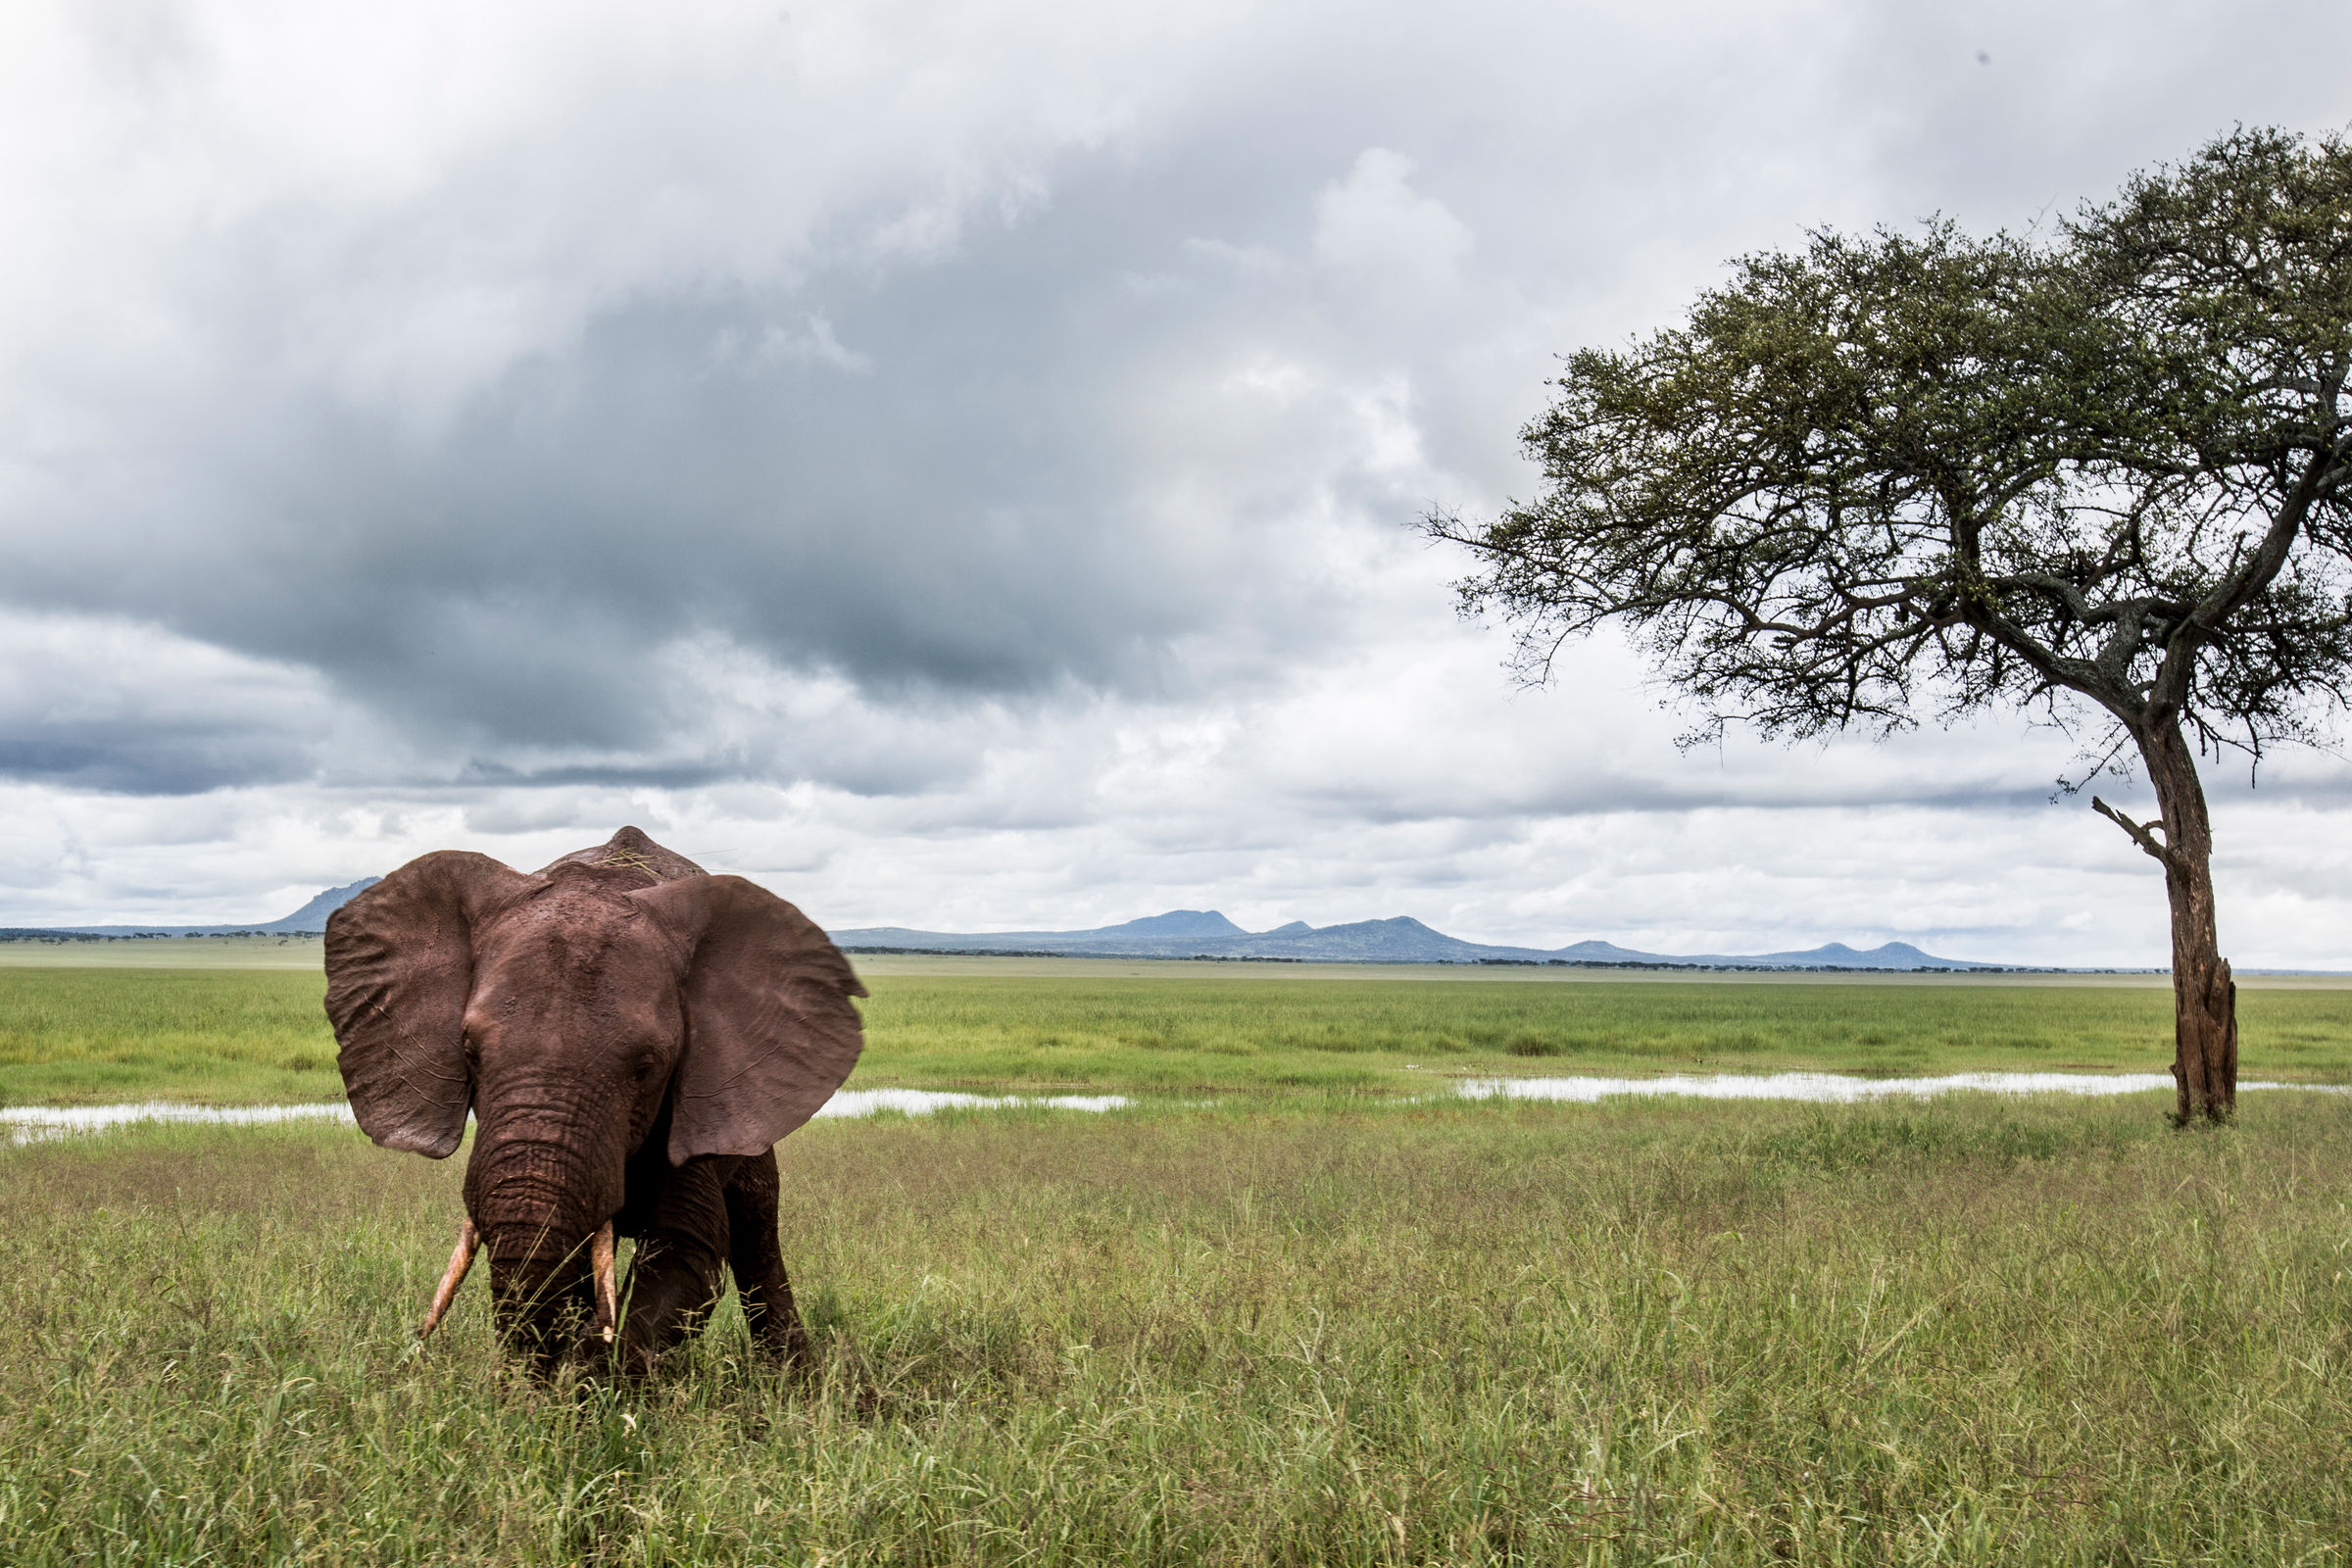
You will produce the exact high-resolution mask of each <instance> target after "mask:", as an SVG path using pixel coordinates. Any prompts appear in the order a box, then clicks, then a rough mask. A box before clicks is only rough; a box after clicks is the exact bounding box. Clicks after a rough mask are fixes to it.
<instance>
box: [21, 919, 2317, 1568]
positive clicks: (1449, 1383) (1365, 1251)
mask: <svg viewBox="0 0 2352 1568" xmlns="http://www.w3.org/2000/svg"><path fill="white" fill-rule="evenodd" d="M254 951H255V952H257V953H258V950H254ZM221 954H222V955H223V956H225V957H226V958H229V959H234V958H235V957H236V955H235V954H232V953H231V952H230V950H229V949H228V948H226V947H223V948H222V949H221ZM248 956H250V955H248ZM868 979H869V982H870V983H871V984H872V986H873V989H874V992H875V995H874V996H873V997H872V998H871V999H870V1000H869V1001H868V1002H867V1003H866V1004H864V1006H865V1008H866V1016H867V1019H868V1022H869V1026H870V1033H871V1039H872V1045H871V1047H870V1048H869V1051H868V1054H867V1056H866V1058H865V1061H864V1062H863V1063H862V1064H861V1065H860V1067H859V1069H858V1075H857V1077H856V1078H855V1079H854V1080H853V1087H858V1086H873V1085H885V1084H901V1085H914V1086H930V1087H942V1088H950V1087H952V1088H979V1089H999V1090H1002V1089H1012V1090H1031V1091H1052V1090H1067V1089H1088V1090H1095V1091H1106V1090H1108V1091H1119V1092H1124V1093H1128V1094H1130V1095H1132V1096H1135V1097H1136V1099H1137V1102H1138V1103H1137V1105H1136V1106H1135V1108H1132V1109H1129V1110H1126V1111H1117V1112H1112V1113H1110V1114H1108V1115H1103V1116H1089V1115H1077V1114H1071V1113H1063V1112H1052V1111H1037V1110H1029V1111H1020V1110H1009V1111H1006V1110H1000V1111H982V1112H971V1113H961V1112H952V1113H942V1114H938V1115H934V1116H930V1117H923V1118H916V1119H907V1118H903V1117H897V1116H888V1115H886V1116H883V1117H879V1118H876V1119H872V1120H863V1121H839V1120H834V1121H819V1122H815V1123H811V1124H810V1125H809V1126H808V1127H806V1128H804V1129H802V1130H801V1131H800V1132H798V1133H796V1134H795V1135H793V1137H791V1138H790V1139H788V1140H787V1141H786V1142H785V1144H784V1145H783V1146H782V1148H781V1149H780V1151H779V1153H780V1156H781V1158H782V1160H783V1164H784V1169H785V1173H786V1179H787V1196H786V1201H785V1205H784V1227H785V1237H784V1242H785V1251H786V1256H787V1259H788V1261H789V1263H790V1265H791V1267H792V1268H793V1270H794V1272H795V1275H796V1279H797V1283H798V1285H799V1287H800V1291H801V1296H802V1302H803V1307H804V1310H805V1311H806V1312H807V1314H808V1316H809V1321H810V1325H811V1328H812V1330H813V1331H814V1333H815V1335H816V1338H817V1342H818V1344H819V1347H820V1349H821V1354H822V1360H823V1371H822V1374H821V1376H820V1377H819V1378H817V1379H816V1380H815V1381H814V1382H813V1383H812V1384H803V1383H799V1382H795V1381H792V1380H789V1379H786V1378H783V1377H780V1376H779V1375H777V1374H775V1373H772V1372H770V1371H768V1370H765V1369H763V1368H762V1367H760V1366H759V1365H757V1364H754V1362H753V1361H752V1358H751V1357H750V1356H749V1354H748V1353H747V1352H748V1349H749V1342H748V1339H747V1336H746V1334H745V1332H744V1328H743V1324H742V1321H741V1317H740V1314H739V1313H738V1312H737V1310H736V1308H735V1306H734V1304H733V1301H732V1299H731V1298H730V1299H728V1301H727V1302H725V1303H723V1304H722V1306H721V1308H720V1311H719V1318H718V1321H717V1322H715V1323H714V1324H713V1325H712V1329H711V1332H710V1333H708V1334H706V1335H705V1336H703V1337H702V1338H701V1339H700V1340H698V1341H696V1342H694V1343H693V1344H692V1345H691V1346H690V1348H688V1349H687V1350H686V1351H685V1352H684V1360H683V1362H682V1364H681V1365H679V1366H678V1367H677V1368H676V1369H675V1370H676V1372H677V1373H678V1374H679V1375H676V1376H670V1377H665V1378H663V1379H662V1380H660V1381H658V1382H656V1383H654V1384H652V1385H649V1386H645V1387H640V1388H634V1389H621V1390H618V1391H614V1390H609V1389H605V1390H598V1389H586V1388H579V1387H573V1386H570V1385H562V1386H559V1387H557V1388H556V1389H553V1390H549V1389H546V1388H543V1387H539V1386H536V1385H533V1384H531V1383H530V1382H529V1381H528V1380H527V1379H524V1378H522V1377H521V1376H519V1375H518V1374H517V1373H516V1371H515V1367H514V1364H513V1362H512V1361H511V1360H510V1359H509V1358H508V1357H506V1356H505V1355H503V1354H502V1353H501V1352H500V1350H499V1349H498V1348H497V1346H496V1345H495V1343H494V1340H493V1336H492V1333H491V1329H490V1324H489V1321H488V1310H487V1305H486V1301H487V1297H486V1293H485V1292H484V1291H482V1290H481V1288H480V1287H478V1286H476V1287H473V1288H470V1289H469V1290H468V1291H467V1292H466V1294H464V1295H462V1296H461V1297H460V1299H459V1306H458V1309H457V1311H456V1313H455V1314H454V1316H453V1317H452V1319H451V1320H450V1321H449V1323H448V1324H446V1325H445V1326H444V1328H443V1330H442V1332H441V1335H440V1336H439V1337H437V1338H436V1339H435V1340H434V1341H433V1342H432V1343H431V1344H430V1346H429V1347H428V1348H424V1349H422V1350H419V1349H418V1348H417V1345H416V1342H415V1339H414V1333H413V1331H414V1325H415V1323H416V1321H417V1316H418V1314H419V1313H420V1311H421V1309H422V1307H423V1304H424V1302H425V1300H426V1299H427V1297H428V1295H429V1293H430V1290H431V1287H432V1284H433V1281H434V1279H435V1277H436V1275H437V1273H438V1271H439V1268H440V1265H441V1262H442V1260H443V1258H444V1257H445V1256H446V1254H447V1250H448V1247H449V1243H450V1238H451V1234H452V1231H453V1227H454V1223H455V1221H456V1218H457V1216H458V1215H459V1213H460V1211H461V1204H460V1199H459V1191H458V1187H459V1182H460V1179H461V1177H462V1174H463V1164H464V1162H463V1160H462V1159H453V1160H450V1161H447V1162H443V1163H432V1162H427V1161H424V1160H419V1159H416V1158H412V1157H407V1156H400V1155H394V1154H390V1153H387V1152H383V1151H381V1150H377V1149H375V1148H372V1147H371V1146H369V1145H368V1143H367V1142H366V1140H365V1139H364V1138H362V1137H361V1136H360V1135H359V1134H358V1133H357V1132H356V1131H353V1130H350V1129H347V1128H338V1127H323V1128H322V1127H316V1126H310V1127H300V1126H283V1127H269V1128H259V1129H234V1130H231V1129H221V1128H189V1127H166V1128H157V1127H147V1128H140V1129H134V1130H131V1131H127V1132H118V1133H113V1134H109V1135H107V1136H104V1137H98V1138H87V1139H65V1140H60V1141H55V1142H41V1143H32V1144H25V1145H20V1146H5V1145H0V1560H4V1561H6V1562H8V1563H10V1564H12V1565H13V1564H27V1565H47V1564H64V1563H82V1562H103V1563H110V1564H123V1565H133V1564H139V1565H144V1564H158V1565H160V1564H194V1563H207V1564H216V1563H217V1564H248V1563H250V1564H261V1563H286V1562H291V1563H319V1564H376V1563H415V1562H433V1563H452V1564H474V1563H481V1564H490V1563H496V1564H510V1563H520V1564H537V1563H546V1564H558V1563H573V1562H611V1563H638V1564H647V1565H658V1564H664V1565H665V1564H689V1563H693V1564H705V1563H713V1564H734V1563H741V1564H770V1563H773V1564H782V1563H809V1562H828V1563H845V1564H846V1563H861V1562H862V1563H937V1564H964V1563H971V1564H979V1563H1015V1562H1020V1563H1032V1562H1034V1563H1094V1562H1106V1561H1118V1562H1126V1561H1135V1562H1142V1563H1152V1562H1168V1563H1175V1562H1218V1563H1236V1564H1253V1563H1298V1564H1306V1563H1326V1562H1336V1563H1440V1562H1443V1563H1506V1562H1531V1563H1532V1562H1544V1563H1551V1562H1572V1563H1587V1562H1591V1563H1664V1562H1670V1561H1685V1562H1687V1561H1700V1562H1717V1563H1747V1562H1766V1561H1817V1562H1845V1563H1896V1562H1904V1563H1909V1562H1948V1563H1992V1562H2003V1563H2006V1562H2020V1561H2024V1562H2043V1563H2074V1562H2082V1563H2094V1562H2095V1563H2105V1562H2126V1561H2130V1562H2147V1563H2162V1562H2182V1563H2185V1562H2200V1563H2202V1562H2262V1563H2274V1562H2311V1563H2321V1562H2331V1561H2336V1560H2338V1559H2339V1558H2340V1556H2341V1555H2342V1545H2341V1544H2342V1543H2343V1542H2344V1541H2346V1540H2352V1466H2347V1464H2346V1462H2345V1461H2346V1444H2347V1441H2348V1440H2347V1437H2346V1434H2347V1433H2352V1394H2347V1393H2346V1392H2345V1391H2346V1389H2347V1387H2348V1386H2352V1385H2347V1382H2346V1379H2345V1377H2344V1370H2345V1368H2344V1366H2343V1361H2344V1358H2345V1356H2346V1355H2347V1354H2348V1353H2352V1351H2348V1349H2347V1346H2348V1345H2352V1169H2348V1168H2347V1166H2346V1164H2345V1161H2344V1160H2343V1158H2342V1151H2343V1149H2344V1148H2345V1141H2346V1136H2347V1134H2352V1097H2347V1096H2340V1095H2334V1094H2327V1095H2304V1094H2292V1093H2274V1094H2266V1095H2263V1096H2261V1097H2258V1098H2254V1099H2250V1100H2249V1101H2248V1102H2247V1103H2246V1104H2245V1106H2244V1107H2243V1109H2242V1110H2241V1112H2240V1116H2239V1118H2238V1121H2237V1122H2236V1124H2235V1125H2233V1126H2231V1127H2229V1128H2224V1129H2213V1130H2196V1131H2190V1132H2186V1133H2182V1132H2176V1131H2173V1130H2172V1129H2171V1128H2170V1127H2168V1125H2167V1123H2166V1121H2165V1118H2164V1115H2163V1111H2164V1109H2165V1107H2166V1105H2167V1103H2169V1100H2170V1096H2169V1094H2145V1095H2137V1096H2131V1097H2125V1098H2122V1099H2118V1100H2109V1101H2082V1100H2071V1099H2048V1100H2009V1099H1996V1098H1992V1097H1981V1096H1960V1097H1952V1098H1946V1099H1942V1100H1937V1101H1933V1102H1928V1103H1917V1104H1910V1103H1906V1104H1902V1105H1885V1104H1882V1105H1876V1106H1848V1107H1822V1108H1808V1107H1803V1106H1796V1105H1788V1104H1740V1105H1724V1104H1696V1103H1671V1102H1660V1101H1631V1100H1629V1101H1617V1102H1612V1103H1606V1104H1602V1105H1598V1106H1546V1105H1531V1104H1527V1103H1492V1102H1458V1101H1455V1100H1454V1099H1452V1098H1451V1097H1450V1096H1444V1095H1440V1096H1431V1095H1430V1094H1429V1091H1430V1090H1431V1089H1432V1088H1433V1087H1436V1086H1437V1085H1439V1084H1442V1083H1443V1082H1444V1079H1445V1076H1446V1075H1460V1076H1483V1075H1490V1074H1494V1073H1501V1072H1538V1073H1559V1072H1569V1071H1603V1072H1612V1073H1616V1072H1625V1073H1641V1072H1648V1071H1661V1070H1681V1069H1689V1068H1701V1069H1708V1070H1714V1069H1730V1070H1764V1069H1771V1068H1782V1067H1810V1068H1820V1067H1830V1068H1840V1069H1847V1070H1857V1071H1866V1072H1900V1073H1912V1072H1943V1071H1956V1070H1965V1069H1969V1068H1979V1067H2027V1068H2049V1069H2060V1068H2077V1069H2091V1070H2102V1069H2117V1068H2130V1069H2139V1070H2149V1069H2152V1068H2156V1067H2159V1066H2161V1064H2162V1063H2163V1061H2164V1060H2165V1058H2166V1055H2167V1054H2168V1053H2167V1046H2168V1044H2169V1042H2168V1041H2167V1039H2166V1035H2167V1034H2168V1032H2169V1031H2168V1026H2169V1024H2170V1021H2171V1007H2170V1003H2171V999H2170V997H2169V995H2168V993H2167V992H2166V990H2165V989H2163V988H2162V987H2161V985H2149V984H2129V983H2087V982H2084V983H2058V984H2048V983H2044V984H2023V983H2017V982H2015V981H2014V980H2005V979H2003V980H1965V981H1957V982H1952V983H1943V984H1928V983H1916V984H1913V983H1902V982H1887V981H1880V982H1871V983H1861V982H1852V983H1806V982H1803V981H1786V982H1749V981H1728V980H1727V981H1717V982H1711V983H1710V982H1691V981H1684V980H1674V981H1663V982H1661V981H1631V980H1574V981H1571V980H1560V979H1545V980H1526V979H1517V978H1497V977H1494V976H1491V975H1480V976H1477V977H1475V978H1473V977H1469V976H1456V977H1453V978H1448V979H1362V978H1310V977H1308V976H1306V975H1304V974H1297V973H1285V974H1283V975H1281V976H1279V977H1265V976H1260V975H1256V974H1253V973H1250V972H1247V971H1241V970H1238V969H1225V968H1222V967H1216V968H1210V967H1206V966H1201V967H1190V966H1166V967H1161V968H1154V969H1151V970H1149V971H1148V972H1145V973H1141V974H1134V975H1129V974H1124V973H1112V972H1110V968H1109V966H1101V967H1089V966H1079V967H1078V968H1077V970H1076V971H1075V972H1059V973H1047V972H1038V971H1037V970H1036V969H1035V967H1034V966H1032V967H1030V968H1028V969H1023V968H1021V967H1018V966H1012V965H985V966H981V968H980V971H979V972H966V973H949V974H938V973H928V974H927V973H914V972H907V971H906V970H904V969H896V970H894V969H892V968H891V967H890V966H888V965H883V964H876V965H873V966H871V967H869V970H868ZM321 986H322V980H321V977H320V976H319V973H318V972H317V971H316V969H315V968H313V967H310V966H308V965H307V964H306V965H305V966H303V967H297V968H289V969H271V968H269V967H266V966H256V965H253V964H250V963H247V964H243V965H242V966H237V965H234V964H231V963H224V962H211V963H209V964H198V965H195V966H181V967H172V966H170V965H164V964H157V963H152V962H151V963H149V964H148V965H146V966H144V967H132V968H116V969H102V968H95V967H73V966H71V965H68V966H42V965H29V964H9V965H5V966H0V1103H24V1102H26V1101H50V1102H68V1103H71V1102H75V1101H83V1102H87V1101H102V1100H122V1099H135V1098H145V1097H149V1096H156V1097H163V1098H172V1099H187V1100H206V1101H214V1102H220V1103H235V1102H247V1103H250V1102H262V1101H300V1100H327V1099H333V1098H336V1095H337V1091H338V1087H339V1086H338V1084H337V1080H336V1078H335V1074H334V1069H333V1062H332V1055H333V1054H332V1044H331V1041H330V1039H329V1038H328V1036H327V1034H326V1031H325V1028H324V1025H323V1021H322V1019H321V1017H320V1014H319V993H320V990H321ZM2242 1016H2243V1019H2244V1024H2245V1049H2246V1060H2247V1065H2248V1068H2249V1071H2250V1073H2251V1074H2254V1075H2259V1076H2266V1077H2272V1078H2281V1079H2296V1078H2301V1079H2312V1080H2320V1081H2326V1082H2329V1083H2342V1082H2346V1081H2352V990H2344V989H2336V988H2331V987H2327V986H2325V985H2321V986H2297V985H2293V984H2281V985H2279V986H2278V987H2277V988H2275V989H2249V990H2248V991H2247V992H2246V993H2245V995H2244V998H2243V1003H2242Z"/></svg>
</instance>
